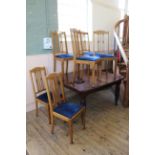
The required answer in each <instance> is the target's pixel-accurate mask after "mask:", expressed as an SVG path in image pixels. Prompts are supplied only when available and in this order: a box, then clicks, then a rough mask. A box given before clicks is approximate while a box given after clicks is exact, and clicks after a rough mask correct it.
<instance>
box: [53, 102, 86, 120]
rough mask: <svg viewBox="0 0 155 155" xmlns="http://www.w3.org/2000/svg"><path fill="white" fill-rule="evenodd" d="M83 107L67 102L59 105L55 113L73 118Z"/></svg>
mask: <svg viewBox="0 0 155 155" xmlns="http://www.w3.org/2000/svg"><path fill="white" fill-rule="evenodd" d="M82 107H83V106H82V105H80V104H76V103H72V102H66V103H62V104H59V105H58V106H57V107H56V108H55V109H54V112H56V113H58V114H60V115H63V116H66V117H68V118H72V117H73V116H74V115H75V114H76V113H77V112H79V111H80V110H81V108H82Z"/></svg>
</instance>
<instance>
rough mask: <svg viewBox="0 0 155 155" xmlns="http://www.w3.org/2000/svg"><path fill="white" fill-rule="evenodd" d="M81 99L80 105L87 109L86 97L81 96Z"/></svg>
mask: <svg viewBox="0 0 155 155" xmlns="http://www.w3.org/2000/svg"><path fill="white" fill-rule="evenodd" d="M80 97H81V99H80V104H81V105H84V106H85V107H86V96H85V95H84V96H83V95H80Z"/></svg>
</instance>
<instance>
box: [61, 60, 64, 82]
mask: <svg viewBox="0 0 155 155" xmlns="http://www.w3.org/2000/svg"><path fill="white" fill-rule="evenodd" d="M61 71H62V78H63V80H64V61H62V62H61Z"/></svg>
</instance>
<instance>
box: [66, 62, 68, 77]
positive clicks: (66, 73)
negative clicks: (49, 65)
mask: <svg viewBox="0 0 155 155" xmlns="http://www.w3.org/2000/svg"><path fill="white" fill-rule="evenodd" d="M66 75H68V60H67V61H66Z"/></svg>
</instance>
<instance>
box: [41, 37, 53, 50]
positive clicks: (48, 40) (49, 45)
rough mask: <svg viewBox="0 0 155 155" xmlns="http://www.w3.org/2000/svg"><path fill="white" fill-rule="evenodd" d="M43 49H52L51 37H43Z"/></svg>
mask: <svg viewBox="0 0 155 155" xmlns="http://www.w3.org/2000/svg"><path fill="white" fill-rule="evenodd" d="M43 49H52V40H51V38H50V37H46V38H43Z"/></svg>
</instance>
